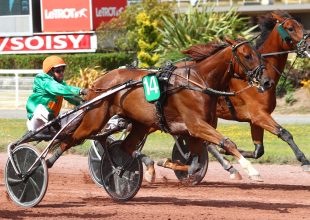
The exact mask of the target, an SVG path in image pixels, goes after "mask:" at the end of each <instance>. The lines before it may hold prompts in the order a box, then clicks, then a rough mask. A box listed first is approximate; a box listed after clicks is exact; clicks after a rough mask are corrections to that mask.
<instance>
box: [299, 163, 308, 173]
mask: <svg viewBox="0 0 310 220" xmlns="http://www.w3.org/2000/svg"><path fill="white" fill-rule="evenodd" d="M301 168H302V171H304V172H310V164H307V165H302V166H301Z"/></svg>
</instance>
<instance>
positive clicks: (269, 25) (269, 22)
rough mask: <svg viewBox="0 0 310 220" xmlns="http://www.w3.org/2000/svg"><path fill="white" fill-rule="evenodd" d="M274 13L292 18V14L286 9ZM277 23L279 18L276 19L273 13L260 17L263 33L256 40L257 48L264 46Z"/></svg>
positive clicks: (259, 22)
mask: <svg viewBox="0 0 310 220" xmlns="http://www.w3.org/2000/svg"><path fill="white" fill-rule="evenodd" d="M273 13H274V14H277V15H279V16H280V17H283V18H292V16H291V15H290V14H289V13H287V12H285V11H281V10H277V11H274V12H273ZM276 23H277V19H275V18H274V17H273V16H272V14H271V13H268V14H266V15H262V16H259V17H258V24H259V27H260V29H261V35H260V37H259V38H258V39H257V41H256V45H255V47H256V49H258V48H259V47H260V46H262V44H263V43H264V42H265V41H266V39H267V38H268V36H269V34H270V33H271V31H272V30H273V28H274V26H275V25H276Z"/></svg>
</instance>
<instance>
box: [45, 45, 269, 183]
mask: <svg viewBox="0 0 310 220" xmlns="http://www.w3.org/2000/svg"><path fill="white" fill-rule="evenodd" d="M227 42H228V43H229V44H227V43H225V44H224V43H214V42H212V43H210V44H209V45H211V46H207V48H209V53H208V55H204V56H203V57H200V61H197V63H196V64H195V65H193V66H191V67H190V68H188V67H182V68H177V69H176V70H174V71H173V72H172V75H171V77H170V81H169V87H168V91H169V94H168V96H167V101H166V104H165V105H164V114H165V118H166V122H167V126H168V128H169V132H170V133H171V134H174V135H178V134H182V135H191V136H193V137H195V138H197V140H201V141H208V142H210V143H214V144H217V145H220V146H221V147H223V149H225V151H227V152H230V153H231V154H232V155H234V156H235V158H236V159H237V160H238V161H239V162H240V164H241V166H242V167H243V168H244V169H245V170H246V171H247V172H248V174H249V177H250V178H251V179H255V180H260V175H259V173H258V171H257V170H256V169H255V168H254V167H253V166H252V165H251V163H250V162H249V161H248V160H246V159H245V158H244V157H243V156H242V155H241V154H240V153H239V151H238V150H237V147H236V145H235V144H234V143H233V142H232V141H231V140H230V139H228V138H226V137H224V136H223V135H222V134H220V133H219V132H218V131H217V130H215V128H214V121H215V111H216V103H217V97H216V96H214V95H210V94H208V93H206V92H205V91H206V90H207V89H208V88H209V90H208V91H210V89H211V88H212V89H213V91H215V90H222V89H224V88H225V87H226V86H227V85H228V83H229V81H230V79H231V77H232V75H233V74H235V75H238V77H239V78H242V79H248V80H249V83H252V84H253V83H254V84H256V85H257V84H259V85H260V86H261V84H262V83H261V82H263V84H265V83H266V82H268V78H266V77H265V74H264V71H263V69H264V68H263V65H262V63H261V58H260V56H259V55H258V54H257V52H256V51H255V50H254V49H253V48H252V47H251V46H250V44H249V43H248V42H246V41H244V42H237V41H233V40H229V39H227ZM199 48H200V47H199V46H197V47H196V49H195V51H196V52H197V51H198V52H199ZM228 69H229V71H227V70H228ZM148 73H149V71H148V70H143V69H115V70H112V71H110V72H108V73H107V74H105V75H103V76H102V77H100V78H98V79H97V80H96V81H95V82H94V84H93V89H92V90H91V91H90V92H89V94H88V95H87V97H86V98H87V100H91V99H93V98H95V97H97V96H98V95H99V94H98V93H97V92H96V91H98V90H101V91H102V90H109V88H112V87H114V86H116V85H120V84H122V83H124V82H127V81H128V80H141V78H142V77H143V76H145V75H147V74H148ZM162 92H167V91H162ZM116 114H117V115H119V116H121V117H124V118H129V119H130V121H131V123H132V130H131V132H130V134H129V135H128V136H127V137H126V139H125V140H124V142H123V144H122V146H123V149H124V150H125V151H126V152H128V153H129V154H130V155H132V153H133V152H134V151H135V150H136V147H137V145H138V144H139V143H140V142H141V141H142V140H143V139H144V137H145V136H146V135H147V134H148V132H149V131H150V130H153V131H154V130H158V129H160V126H159V123H158V118H157V112H156V108H155V105H154V104H153V103H149V102H147V101H146V100H145V98H144V92H143V87H142V86H141V84H140V85H139V86H134V87H132V88H129V89H124V90H121V91H119V92H116V93H114V94H112V95H110V96H108V97H107V98H105V99H104V100H102V101H101V102H100V103H99V104H96V105H95V106H93V108H91V109H90V110H87V111H86V112H85V115H84V117H83V119H82V121H81V123H80V124H79V126H78V127H77V128H76V130H75V131H74V133H73V134H72V135H68V137H67V138H66V139H65V140H64V141H63V142H62V143H61V145H60V148H59V149H60V152H59V151H57V153H56V154H54V155H53V156H52V157H51V158H49V159H48V160H49V163H50V164H53V163H54V162H55V161H56V160H57V158H58V157H59V156H60V155H61V154H62V152H64V151H66V150H68V149H69V148H70V147H72V146H74V145H77V144H79V143H81V142H82V141H83V140H85V139H87V138H89V137H90V136H91V135H94V134H97V133H98V132H100V131H101V130H102V129H103V127H104V126H105V125H106V123H107V122H108V120H109V118H110V117H112V116H113V115H116ZM201 143H202V142H201ZM191 150H192V152H194V153H196V155H201V151H202V144H199V145H196V147H193V149H191ZM147 172H149V173H150V174H151V175H152V176H154V174H155V170H154V164H149V165H148V166H147Z"/></svg>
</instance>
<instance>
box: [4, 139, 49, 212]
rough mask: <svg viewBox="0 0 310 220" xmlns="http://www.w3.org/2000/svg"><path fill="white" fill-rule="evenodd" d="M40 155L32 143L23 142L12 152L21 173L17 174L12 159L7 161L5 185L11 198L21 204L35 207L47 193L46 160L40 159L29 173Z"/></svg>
mask: <svg viewBox="0 0 310 220" xmlns="http://www.w3.org/2000/svg"><path fill="white" fill-rule="evenodd" d="M38 157H39V153H38V152H36V150H34V149H33V148H32V147H31V145H28V144H22V145H19V146H17V147H16V148H15V149H14V150H13V153H12V159H13V160H14V162H15V165H16V168H17V170H19V172H20V173H21V174H20V175H17V173H16V172H15V170H14V168H13V165H12V163H11V161H10V159H8V161H7V163H6V166H5V171H4V179H5V186H6V188H7V192H8V194H9V196H10V198H11V199H12V200H13V201H14V202H15V203H16V204H17V205H19V206H22V207H33V206H35V205H37V204H38V203H39V202H40V201H41V200H42V198H43V196H44V195H45V192H46V189H47V183H48V172H47V167H46V163H45V160H44V159H39V160H38V162H37V163H36V164H35V165H34V168H33V169H32V170H31V171H30V172H28V173H27V171H28V169H29V168H30V167H31V166H32V165H33V164H34V162H35V160H36V159H37V158H38Z"/></svg>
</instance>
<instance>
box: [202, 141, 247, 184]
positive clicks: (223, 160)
mask: <svg viewBox="0 0 310 220" xmlns="http://www.w3.org/2000/svg"><path fill="white" fill-rule="evenodd" d="M208 151H209V152H210V153H211V154H212V155H213V157H214V158H215V159H216V160H217V161H218V162H219V163H220V164H221V165H222V167H223V168H224V170H226V171H227V172H229V173H230V175H229V177H230V179H233V180H241V179H242V176H241V175H240V173H239V171H238V170H237V169H236V168H234V167H233V165H232V164H231V163H230V162H229V161H228V160H227V159H226V158H225V157H224V156H223V155H222V154H221V153H220V152H219V151H218V149H217V146H216V145H214V144H209V145H208Z"/></svg>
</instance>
